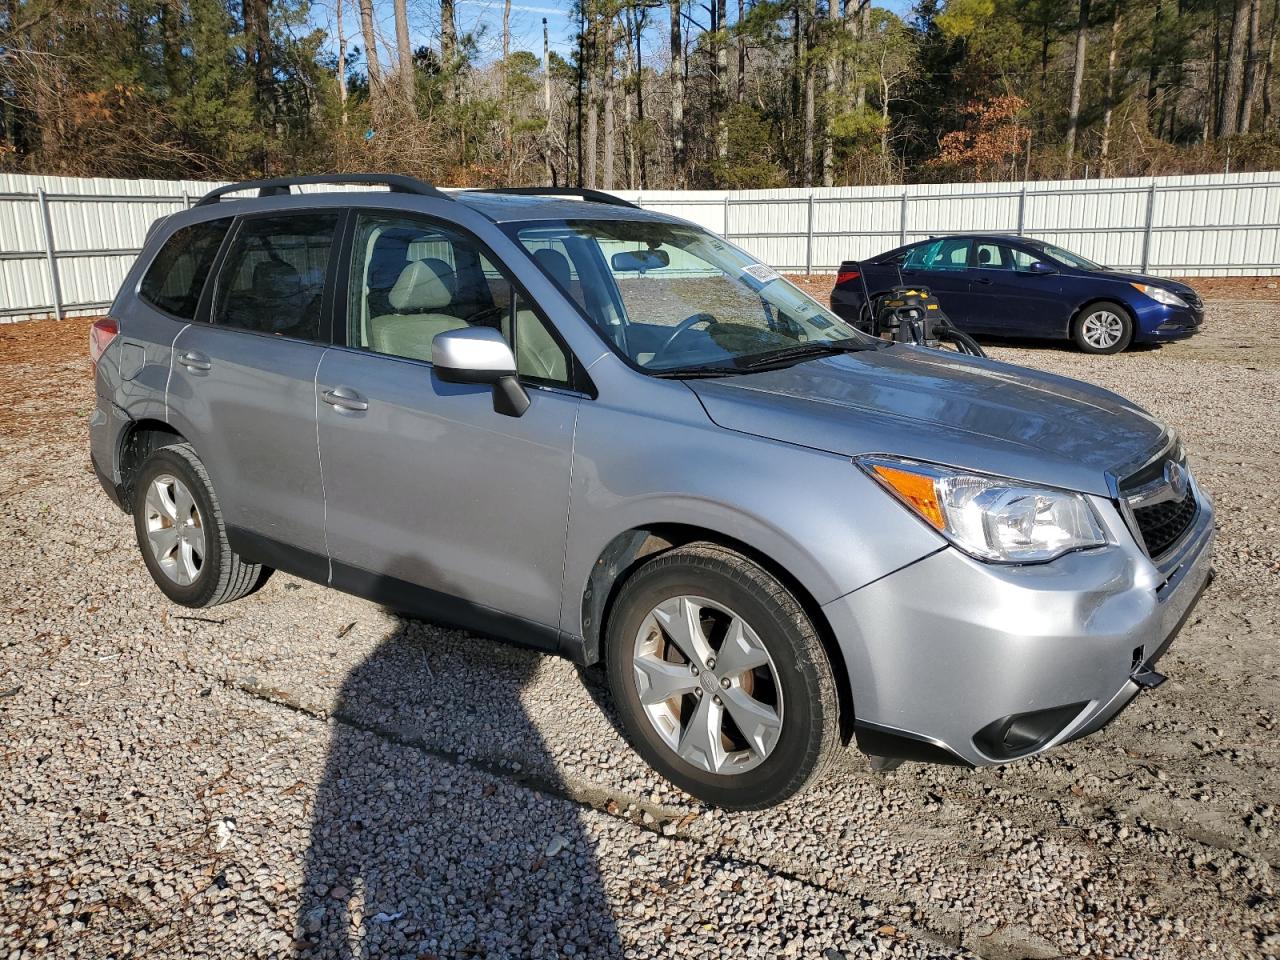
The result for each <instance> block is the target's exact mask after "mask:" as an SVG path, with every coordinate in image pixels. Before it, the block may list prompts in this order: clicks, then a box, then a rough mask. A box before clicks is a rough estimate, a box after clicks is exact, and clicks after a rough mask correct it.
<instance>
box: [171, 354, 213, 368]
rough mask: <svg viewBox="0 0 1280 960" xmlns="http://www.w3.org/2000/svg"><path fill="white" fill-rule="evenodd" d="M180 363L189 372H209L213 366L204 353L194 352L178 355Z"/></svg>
mask: <svg viewBox="0 0 1280 960" xmlns="http://www.w3.org/2000/svg"><path fill="white" fill-rule="evenodd" d="M178 363H180V364H182V366H184V367H186V368H187V369H188V370H208V369H209V368H210V367H211V366H212V364H210V363H209V358H208V357H206V356H205V355H204V354H203V353H196V352H195V351H194V350H188V351H187V352H186V353H180V354H178Z"/></svg>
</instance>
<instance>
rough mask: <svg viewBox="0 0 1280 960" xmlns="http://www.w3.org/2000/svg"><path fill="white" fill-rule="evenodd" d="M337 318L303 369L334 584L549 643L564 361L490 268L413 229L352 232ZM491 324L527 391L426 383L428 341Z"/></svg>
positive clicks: (568, 360)
mask: <svg viewBox="0 0 1280 960" xmlns="http://www.w3.org/2000/svg"><path fill="white" fill-rule="evenodd" d="M348 263H349V277H348V280H347V287H348V293H347V295H346V297H345V298H344V299H345V304H344V306H345V322H343V323H341V324H339V328H340V332H339V334H338V337H339V339H342V338H343V336H344V334H345V345H344V346H335V348H334V349H333V350H331V351H329V353H328V354H326V355H325V358H324V361H323V362H322V363H321V366H320V371H319V379H318V384H319V391H320V398H321V402H320V404H319V430H318V433H319V439H320V453H321V459H322V462H323V464H324V483H325V494H326V505H327V512H328V527H327V529H328V544H329V552H330V557H331V559H332V562H333V584H334V586H337V587H341V588H345V589H348V590H352V591H353V592H356V593H360V594H362V595H364V596H369V597H372V598H374V599H378V600H380V601H382V602H384V603H387V604H390V605H399V606H401V607H402V608H404V609H409V610H413V611H414V612H418V613H421V614H424V615H428V616H439V617H441V618H442V619H446V620H449V621H451V622H454V623H458V624H461V625H464V626H468V627H472V628H474V629H479V630H483V631H489V632H501V633H504V634H507V635H514V636H516V637H523V638H524V639H525V640H526V641H528V642H530V643H534V644H536V645H541V646H551V645H553V644H554V643H555V642H556V630H557V627H558V625H559V620H560V593H561V581H562V579H563V570H564V549H565V536H566V527H567V516H568V509H569V463H570V457H571V454H572V451H573V434H574V427H575V423H576V415H577V409H578V405H579V404H580V403H582V402H583V395H582V394H581V393H580V392H577V391H575V389H574V383H575V364H574V360H573V358H572V356H571V354H570V353H569V352H568V350H567V348H566V347H564V346H563V345H562V344H561V342H560V341H559V339H558V337H557V336H556V335H555V333H554V331H553V329H552V328H551V326H550V325H549V324H548V323H547V322H546V320H545V318H544V317H542V316H541V315H540V314H539V313H538V312H537V311H535V310H534V309H533V307H532V304H531V303H530V302H529V300H528V298H527V296H526V295H525V294H524V293H523V292H522V291H521V290H520V289H519V288H518V287H516V286H514V285H513V284H512V283H511V281H510V279H509V278H508V276H507V275H506V274H505V273H504V271H502V270H501V269H500V268H499V267H498V266H497V263H496V260H495V258H494V257H493V256H492V255H491V254H490V253H489V252H488V250H487V248H485V247H484V246H483V245H482V244H481V243H480V242H479V241H478V240H477V239H476V238H475V237H473V236H472V235H470V234H469V233H466V232H464V231H462V230H461V229H459V228H458V227H456V226H454V225H452V224H447V223H443V222H438V221H435V220H432V219H430V218H427V217H423V216H418V215H406V214H397V213H391V212H386V213H383V212H378V211H366V212H361V213H359V214H358V215H356V217H355V218H354V225H353V230H352V238H351V251H350V256H349V260H348ZM480 325H483V326H492V327H494V328H496V329H498V330H501V331H502V333H503V334H504V336H506V337H507V339H508V341H509V342H512V343H513V344H514V348H515V353H516V361H517V366H518V369H519V372H520V379H521V382H522V383H523V384H525V386H526V388H527V389H528V391H529V394H530V406H529V409H528V410H527V411H526V412H525V413H524V415H523V416H520V417H509V416H504V415H502V414H500V413H497V412H495V411H494V408H493V393H492V388H490V387H488V386H485V385H481V384H460V383H446V382H444V381H443V380H440V379H439V378H438V377H436V376H435V375H434V373H433V370H432V366H431V362H430V358H431V341H432V339H433V338H434V337H435V336H437V335H438V334H439V333H441V332H444V331H445V330H450V329H461V328H466V327H471V326H480Z"/></svg>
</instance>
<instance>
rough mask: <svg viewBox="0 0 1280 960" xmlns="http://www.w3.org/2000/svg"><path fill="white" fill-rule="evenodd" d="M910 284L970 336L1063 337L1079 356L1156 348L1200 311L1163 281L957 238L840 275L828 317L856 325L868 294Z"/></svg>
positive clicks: (1192, 329)
mask: <svg viewBox="0 0 1280 960" xmlns="http://www.w3.org/2000/svg"><path fill="white" fill-rule="evenodd" d="M904 283H906V284H913V283H918V284H920V285H922V286H926V287H928V288H929V289H930V291H932V292H933V294H934V295H935V296H936V297H937V298H938V302H939V303H940V304H941V305H942V309H943V310H945V311H946V313H947V316H949V317H950V318H951V320H952V321H953V322H954V323H955V325H956V326H957V327H959V328H960V329H961V330H963V331H965V332H966V333H971V334H993V335H997V336H1015V337H1045V338H1054V339H1064V338H1070V339H1072V340H1074V341H1075V343H1076V345H1077V346H1078V347H1079V348H1080V349H1081V350H1084V351H1086V352H1087V353H1118V352H1120V351H1121V350H1123V349H1125V348H1126V347H1127V346H1129V344H1130V343H1161V342H1164V341H1168V340H1180V339H1183V338H1185V337H1189V336H1191V335H1193V334H1194V333H1196V332H1197V331H1198V330H1199V329H1200V324H1201V322H1202V321H1203V320H1204V304H1203V302H1202V301H1201V300H1200V297H1199V296H1198V295H1197V294H1196V292H1195V290H1193V289H1192V288H1191V287H1189V286H1187V285H1186V284H1185V283H1179V282H1177V281H1175V280H1170V279H1169V278H1168V277H1148V276H1144V275H1142V274H1138V273H1123V272H1120V271H1118V270H1111V269H1109V268H1107V267H1103V266H1100V265H1098V264H1096V263H1093V262H1092V261H1090V260H1086V259H1085V258H1084V257H1081V256H1079V255H1078V254H1074V253H1071V252H1070V251H1068V250H1063V249H1062V248H1061V247H1057V246H1054V245H1053V244H1051V243H1045V242H1044V241H1041V240H1031V239H1028V238H1027V237H1019V236H1012V235H1007V234H976V233H975V234H958V235H953V236H947V237H933V238H930V239H928V240H921V241H919V242H917V243H909V244H907V245H906V246H904V247H898V248H897V249H896V250H890V251H889V252H887V253H882V254H880V255H879V256H877V257H872V258H871V259H870V260H864V261H856V260H846V261H845V262H844V263H843V264H842V265H841V266H840V273H839V275H838V276H837V278H836V285H835V289H834V290H832V292H831V309H832V310H833V311H834V312H835V313H837V314H839V315H840V316H841V317H843V318H844V319H846V320H849V321H851V322H855V323H856V322H858V321H859V319H861V314H862V313H863V302H864V299H865V295H866V293H867V292H870V294H871V296H872V297H873V298H874V297H875V296H876V295H878V294H880V293H883V292H885V291H887V290H889V289H891V288H893V287H895V286H899V285H901V284H904Z"/></svg>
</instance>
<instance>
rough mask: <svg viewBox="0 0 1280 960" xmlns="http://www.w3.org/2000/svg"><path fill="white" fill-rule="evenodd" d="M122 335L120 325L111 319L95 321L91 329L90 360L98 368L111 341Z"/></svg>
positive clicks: (104, 318) (105, 318)
mask: <svg viewBox="0 0 1280 960" xmlns="http://www.w3.org/2000/svg"><path fill="white" fill-rule="evenodd" d="M119 335H120V324H119V323H118V322H117V321H115V320H113V319H112V318H111V317H103V318H102V319H101V320H95V321H93V326H91V327H90V328H89V359H91V360H92V361H93V363H94V366H97V363H98V361H99V360H101V359H102V355H103V354H104V353H106V352H107V347H109V346H110V345H111V341H112V340H114V339H115V338H116V337H118V336H119Z"/></svg>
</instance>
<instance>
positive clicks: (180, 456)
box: [131, 443, 271, 607]
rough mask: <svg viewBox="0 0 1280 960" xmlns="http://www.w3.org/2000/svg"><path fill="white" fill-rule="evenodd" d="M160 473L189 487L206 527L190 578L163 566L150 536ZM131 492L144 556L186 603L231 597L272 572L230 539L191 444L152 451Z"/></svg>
mask: <svg viewBox="0 0 1280 960" xmlns="http://www.w3.org/2000/svg"><path fill="white" fill-rule="evenodd" d="M162 475H170V476H173V477H176V478H177V479H178V480H180V481H182V484H183V485H184V486H185V487H186V488H187V490H188V491H190V493H191V497H192V500H194V501H195V505H196V509H197V510H198V511H199V517H200V520H201V525H202V528H203V531H204V548H205V553H204V556H203V559H202V562H201V564H200V568H199V572H198V574H197V575H196V576H195V577H194V579H193V580H192V581H191V583H189V584H181V583H178V582H176V581H175V580H174V579H173V578H172V577H171V576H170V575H168V574H166V573H165V572H164V571H163V570H162V569H161V567H160V563H159V561H158V559H157V558H156V556H155V555H154V552H153V551H152V549H151V546H150V543H149V540H148V534H147V522H148V519H147V513H148V511H147V506H146V497H147V491H148V490H149V489H150V487H151V484H152V482H153V481H154V480H155V479H156V478H157V477H160V476H162ZM131 496H132V499H133V525H134V533H135V534H136V536H137V538H138V549H139V550H141V551H142V559H143V562H145V563H146V565H147V570H148V572H150V574H151V579H153V580H154V581H155V582H156V586H158V587H159V588H160V589H161V591H162V592H163V593H164V595H165V596H166V597H168V598H169V599H170V600H172V601H173V602H174V603H179V604H182V605H183V606H184V607H212V606H216V605H218V604H220V603H229V602H230V601H232V600H239V599H240V598H241V597H243V596H245V595H246V594H249V593H252V592H253V591H254V590H257V589H258V588H259V587H260V586H262V585H263V584H264V583H265V582H266V581H267V578H268V577H269V576H270V575H271V568H270V567H264V566H262V565H261V564H257V563H249V562H248V561H246V560H244V559H242V558H241V557H240V556H239V555H238V554H236V553H235V552H234V551H233V550H232V549H231V547H230V545H229V544H228V543H227V531H226V527H225V525H224V524H223V522H222V508H221V507H220V506H219V505H218V498H217V495H216V494H215V493H214V492H213V484H211V483H210V482H209V474H208V472H207V471H206V470H205V468H204V464H203V463H201V462H200V458H199V457H197V456H196V452H195V450H193V449H192V448H191V445H190V444H188V443H175V444H172V445H170V446H167V447H161V448H160V449H159V450H157V451H155V452H154V453H153V454H151V456H149V457H148V458H147V459H146V461H145V462H144V463H143V464H142V467H141V468H140V469H139V471H138V474H137V477H136V478H135V480H134V483H133V489H132V492H131Z"/></svg>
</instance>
